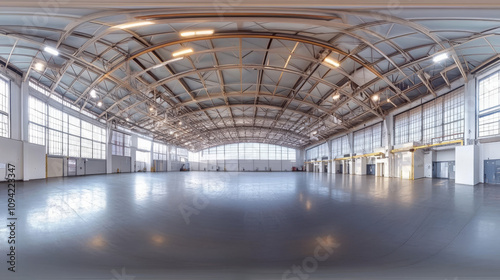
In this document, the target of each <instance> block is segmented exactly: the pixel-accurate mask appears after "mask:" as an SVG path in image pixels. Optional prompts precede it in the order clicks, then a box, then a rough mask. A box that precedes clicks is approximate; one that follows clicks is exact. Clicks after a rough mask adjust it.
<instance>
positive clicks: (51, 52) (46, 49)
mask: <svg viewBox="0 0 500 280" xmlns="http://www.w3.org/2000/svg"><path fill="white" fill-rule="evenodd" d="M44 51H46V52H48V53H50V54H52V55H55V56H58V55H59V51H58V50H56V49H54V48H51V47H45V49H44Z"/></svg>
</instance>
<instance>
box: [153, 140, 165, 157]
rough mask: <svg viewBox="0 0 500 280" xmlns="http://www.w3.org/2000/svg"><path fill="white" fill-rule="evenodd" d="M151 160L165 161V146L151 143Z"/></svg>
mask: <svg viewBox="0 0 500 280" xmlns="http://www.w3.org/2000/svg"><path fill="white" fill-rule="evenodd" d="M153 159H154V160H167V145H165V144H160V143H156V142H154V143H153Z"/></svg>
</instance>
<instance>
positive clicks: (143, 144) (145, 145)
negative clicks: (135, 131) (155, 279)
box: [137, 137, 151, 152]
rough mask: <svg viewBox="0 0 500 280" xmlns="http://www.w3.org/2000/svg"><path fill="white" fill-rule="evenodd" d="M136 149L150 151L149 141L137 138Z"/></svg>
mask: <svg viewBox="0 0 500 280" xmlns="http://www.w3.org/2000/svg"><path fill="white" fill-rule="evenodd" d="M137 149H139V150H144V151H148V152H150V151H151V141H149V140H147V139H144V138H140V137H139V138H137Z"/></svg>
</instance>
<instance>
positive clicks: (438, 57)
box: [34, 21, 448, 136]
mask: <svg viewBox="0 0 500 280" xmlns="http://www.w3.org/2000/svg"><path fill="white" fill-rule="evenodd" d="M152 24H154V22H152V21H139V22H132V23H126V24H121V25H116V26H114V27H113V28H118V29H129V28H134V27H141V26H146V25H152ZM212 34H214V30H198V31H185V32H181V33H180V36H181V37H193V36H209V35H212ZM44 51H45V52H47V53H49V54H52V55H54V56H58V55H59V51H58V50H57V49H54V48H52V47H49V46H46V47H45V48H44ZM192 53H193V49H191V48H189V49H183V50H179V51H176V52H173V53H172V57H173V59H171V60H168V61H166V62H163V63H161V64H158V65H156V66H153V67H152V69H155V68H159V67H161V66H164V65H166V64H168V63H171V62H174V61H178V60H181V59H183V58H184V56H186V55H188V54H192ZM447 58H448V53H441V54H438V55H436V56H435V57H434V58H433V61H434V62H435V63H438V62H440V61H443V60H445V59H447ZM323 62H325V63H327V64H330V65H332V66H333V67H340V62H338V61H336V60H334V59H332V58H329V57H326V58H325V59H324V60H323ZM45 67H46V65H45V64H44V63H42V62H37V63H36V64H35V65H34V68H35V70H37V71H39V72H43V71H44V70H45ZM90 96H91V97H92V98H94V99H95V98H97V92H96V90H95V89H92V90H91V91H90ZM340 96H341V94H340V93H339V92H338V91H337V93H335V94H334V95H333V99H334V100H338V99H340ZM371 99H372V100H373V101H378V100H379V99H380V96H379V94H374V95H372V97H371ZM102 105H103V103H102V100H99V101H98V102H97V106H98V107H101V106H102ZM149 110H150V111H154V107H153V106H151V107H150V108H149ZM126 121H129V118H128V117H127V118H126ZM179 125H182V121H180V122H179ZM316 133H317V132H316ZM172 134H174V132H173V131H170V135H172ZM175 136H177V133H175Z"/></svg>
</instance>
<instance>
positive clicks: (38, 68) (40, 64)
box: [35, 62, 45, 72]
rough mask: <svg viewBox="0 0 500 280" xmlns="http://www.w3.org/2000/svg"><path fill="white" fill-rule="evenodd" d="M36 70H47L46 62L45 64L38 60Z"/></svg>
mask: <svg viewBox="0 0 500 280" xmlns="http://www.w3.org/2000/svg"><path fill="white" fill-rule="evenodd" d="M35 70H36V71H38V72H43V70H45V64H43V63H41V62H37V63H36V64H35Z"/></svg>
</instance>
